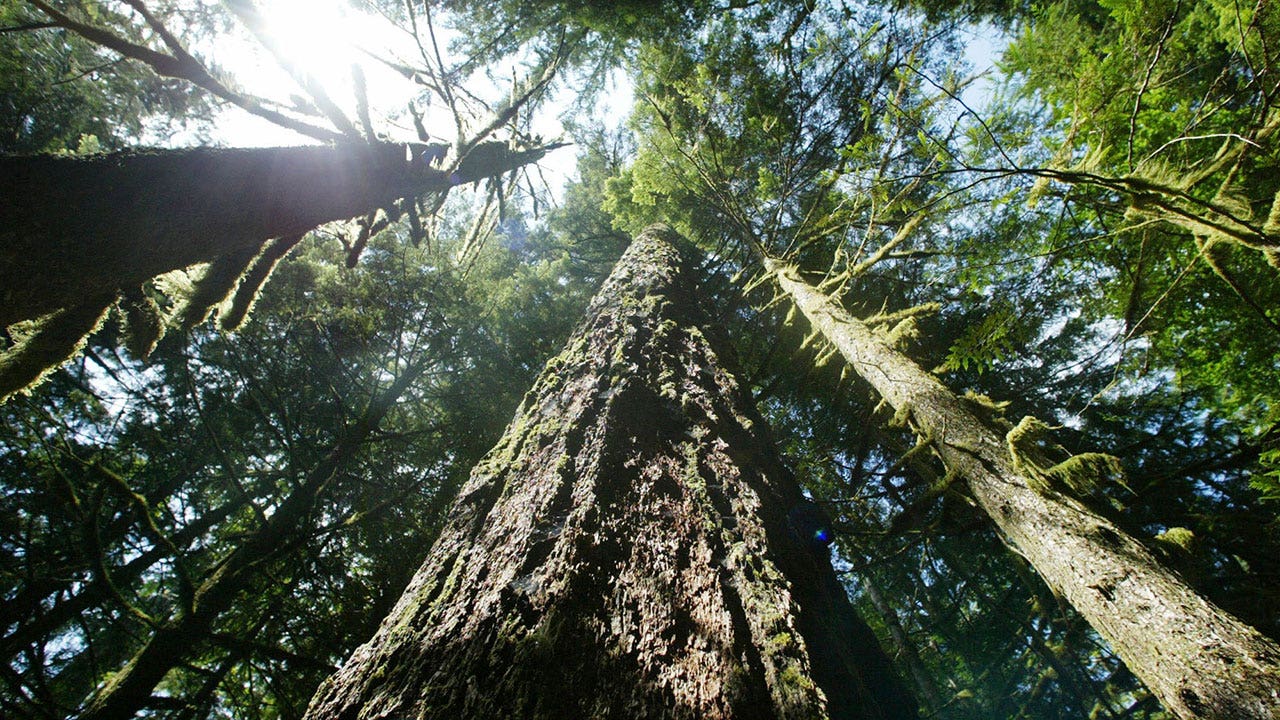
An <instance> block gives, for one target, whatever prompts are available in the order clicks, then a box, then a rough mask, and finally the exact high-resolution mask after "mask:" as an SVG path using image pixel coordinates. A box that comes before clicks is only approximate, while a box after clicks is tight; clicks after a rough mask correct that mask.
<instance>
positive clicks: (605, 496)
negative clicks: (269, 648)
mask: <svg viewBox="0 0 1280 720" xmlns="http://www.w3.org/2000/svg"><path fill="white" fill-rule="evenodd" d="M682 242H683V241H681V240H680V239H679V238H678V237H675V236H674V234H673V233H671V232H670V231H669V230H667V229H663V228H650V229H649V230H647V231H646V232H645V233H643V234H642V235H641V236H640V237H639V238H638V239H637V240H636V241H635V243H633V245H632V247H631V248H630V249H629V250H628V251H627V253H626V254H625V255H624V256H623V258H622V260H620V261H619V263H618V266H617V267H616V268H615V270H614V272H613V274H612V275H611V276H610V278H609V280H608V281H607V282H606V283H605V284H604V286H603V287H602V289H601V290H600V292H599V294H598V295H597V296H596V298H595V300H594V301H593V303H592V306H591V308H590V309H589V310H588V315H587V319H586V321H585V322H584V323H583V324H582V325H581V326H580V327H579V329H578V331H577V333H576V334H575V335H574V337H573V338H572V339H571V340H570V341H569V343H568V346H567V348H566V349H565V350H564V352H563V353H561V355H560V356H558V357H557V358H555V359H553V360H552V361H551V362H550V363H548V365H547V368H546V370H544V371H543V373H542V375H541V377H540V378H539V379H538V381H537V383H536V384H535V385H534V387H533V389H532V390H531V391H530V392H529V393H528V394H527V395H526V396H525V400H524V402H523V404H522V406H521V408H520V409H519V410H518V411H517V413H516V416H515V419H514V420H513V421H512V422H511V425H510V426H509V427H508V428H507V431H506V434H505V435H504V436H503V438H502V440H500V441H499V443H498V445H497V446H496V447H495V448H494V449H493V451H492V452H491V453H490V454H489V456H488V457H487V458H486V459H485V460H484V461H482V462H481V463H480V465H478V466H477V467H476V469H475V470H474V472H473V473H472V476H471V479H470V480H469V481H468V482H467V484H466V485H465V486H464V487H463V489H462V491H461V493H460V495H459V497H458V499H457V501H456V503H455V505H454V507H453V509H452V512H451V514H450V518H451V519H450V521H449V524H448V525H447V526H446V528H445V529H444V531H443V532H442V534H441V536H440V538H439V540H438V541H437V542H436V545H435V546H434V547H433V548H432V550H431V552H430V553H429V555H428V557H427V560H426V562H425V563H424V564H423V566H422V567H421V569H419V571H418V573H417V575H416V576H415V577H414V579H413V581H412V582H411V583H410V585H409V587H408V589H407V590H406V591H405V594H404V595H403V596H402V597H401V599H400V601H399V603H398V604H397V605H396V607H395V608H394V609H393V610H392V612H391V614H390V615H389V616H388V617H387V618H386V620H385V621H384V622H383V624H382V627H381V628H380V629H379V630H378V632H377V634H376V635H375V636H374V638H373V639H372V640H371V641H370V642H369V643H367V644H365V645H364V646H362V647H360V648H359V649H357V650H356V652H355V653H354V654H353V655H352V657H351V658H350V659H349V660H348V662H347V663H346V664H345V665H344V666H343V667H342V669H341V670H340V671H339V672H338V673H336V674H335V675H334V676H333V677H331V678H330V679H329V680H328V681H327V682H326V683H325V684H324V685H323V686H322V687H321V688H320V690H319V692H318V693H317V694H316V696H315V698H314V699H313V700H312V704H311V708H310V710H309V711H308V715H307V716H308V717H309V718H312V719H313V720H355V719H356V718H389V717H405V718H408V717H413V718H423V719H425V718H450V719H452V718H505V717H511V718H556V719H557V720H558V719H560V718H706V719H718V718H815V717H820V718H827V717H831V718H910V717H914V715H915V710H914V704H913V702H912V701H911V700H910V698H909V697H908V696H906V695H905V694H904V693H903V691H902V690H901V688H900V686H899V684H898V683H897V682H896V680H895V679H894V678H893V677H892V673H891V670H890V668H889V664H888V659H887V658H886V656H885V655H884V654H883V653H882V652H881V650H880V648H879V647H878V646H877V644H876V640H875V638H874V636H873V635H872V634H871V632H870V630H869V629H868V628H867V627H866V626H865V625H864V624H862V623H861V621H860V620H859V619H857V618H856V617H855V615H854V614H853V610H852V607H851V606H850V604H849V602H848V599H847V597H846V596H845V593H844V590H843V588H842V587H841V586H840V584H839V582H838V581H837V579H836V577H835V575H834V573H833V571H832V568H831V565H830V562H829V560H828V554H827V548H826V546H825V544H824V543H822V542H819V541H817V540H815V538H814V537H813V536H812V535H811V530H812V528H811V527H809V525H808V523H807V519H808V518H809V517H810V516H811V515H813V514H814V513H813V510H814V508H812V506H811V505H810V504H808V502H807V501H806V500H804V498H803V496H802V495H801V493H800V490H799V488H798V486H797V485H796V484H795V481H794V480H793V479H792V478H791V476H790V475H789V474H787V472H786V471H785V470H784V469H783V468H782V466H781V465H780V464H779V462H778V460H777V457H776V456H775V454H774V450H773V444H772V441H771V439H770V438H769V436H768V433H767V430H766V429H765V426H764V422H763V419H762V418H761V417H760V416H759V414H758V413H757V412H756V410H755V409H754V408H753V407H752V404H751V402H750V398H749V396H748V395H747V394H746V393H744V392H743V391H742V390H741V389H740V388H739V387H738V386H737V384H736V382H735V380H734V379H733V376H732V375H730V374H729V372H728V370H726V368H725V365H724V363H723V362H722V360H721V359H719V358H718V357H717V355H716V353H715V351H714V350H713V349H712V345H711V343H710V341H709V340H708V338H707V336H706V335H704V334H703V332H702V331H701V330H700V329H699V324H700V323H701V322H702V317H701V315H700V314H699V311H698V305H697V300H696V299H695V297H694V296H693V295H692V292H693V289H692V288H693V285H694V281H695V277H694V272H695V270H694V264H693V262H692V258H691V255H690V252H691V251H689V250H688V249H687V246H684V245H682V244H681V243H682ZM713 339H714V338H713Z"/></svg>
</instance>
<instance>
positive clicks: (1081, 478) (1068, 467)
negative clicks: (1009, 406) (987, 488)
mask: <svg viewBox="0 0 1280 720" xmlns="http://www.w3.org/2000/svg"><path fill="white" fill-rule="evenodd" d="M1056 429H1057V428H1055V427H1053V426H1050V425H1046V424H1045V423H1043V422H1041V421H1040V420H1038V419H1036V418H1034V417H1031V416H1030V415H1028V416H1026V417H1024V418H1022V420H1021V421H1020V422H1019V423H1018V424H1017V425H1016V426H1014V428H1013V429H1012V430H1010V431H1009V432H1008V434H1006V435H1005V442H1006V443H1007V444H1008V447H1009V456H1010V457H1011V458H1012V460H1013V467H1014V469H1015V470H1017V471H1019V472H1021V473H1022V474H1023V475H1024V476H1025V477H1026V478H1027V483H1028V484H1029V485H1030V486H1031V487H1032V489H1034V490H1036V491H1037V492H1040V493H1046V492H1049V491H1056V492H1063V493H1066V494H1068V495H1072V496H1075V497H1078V498H1084V497H1087V496H1089V495H1092V494H1094V493H1096V492H1098V491H1099V490H1101V489H1102V487H1103V485H1104V482H1106V481H1111V482H1118V483H1120V484H1121V485H1122V486H1123V484H1124V468H1123V467H1122V466H1121V464H1120V459H1119V458H1117V457H1115V456H1114V455H1107V454H1106V453H1080V454H1079V455H1069V456H1068V457H1067V458H1066V459H1065V460H1063V461H1061V462H1058V463H1055V462H1053V460H1052V457H1053V456H1054V455H1065V454H1066V450H1065V449H1064V448H1063V447H1062V446H1061V445H1058V444H1057V443H1055V442H1053V441H1052V440H1050V439H1049V434H1050V433H1051V432H1052V431H1053V430H1056Z"/></svg>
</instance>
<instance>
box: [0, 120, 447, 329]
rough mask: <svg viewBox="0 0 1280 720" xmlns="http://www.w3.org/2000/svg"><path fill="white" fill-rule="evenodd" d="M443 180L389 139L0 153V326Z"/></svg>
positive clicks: (344, 215)
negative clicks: (80, 153)
mask: <svg viewBox="0 0 1280 720" xmlns="http://www.w3.org/2000/svg"><path fill="white" fill-rule="evenodd" d="M449 185H450V181H449V179H448V177H447V176H446V175H445V174H444V173H443V172H441V171H440V170H437V169H435V168H433V167H431V166H430V165H429V164H428V163H426V162H422V161H420V160H419V161H417V162H412V161H410V160H408V159H407V158H406V146H405V145H403V144H392V143H378V144H373V145H355V144H352V145H344V146H331V147H290V148H230V149H226V148H191V149H185V150H137V151H127V152H119V153H111V154H104V155H90V156H86V157H60V156H52V155H36V156H24V157H17V156H15V157H0V328H4V327H5V326H7V325H10V324H12V323H14V322H17V321H19V320H27V319H31V318H35V317H38V316H40V315H44V314H46V313H50V312H53V311H55V310H59V309H61V308H67V307H75V306H78V305H80V304H82V303H83V301H84V300H85V299H86V298H87V297H92V296H96V295H100V294H102V293H104V292H114V291H116V290H122V289H123V290H127V289H131V288H136V287H138V286H140V285H141V284H142V283H144V282H146V281H147V280H150V279H151V278H153V277H155V276H156V275H159V274H161V273H164V272H168V271H170V270H177V269H179V268H184V267H187V266H189V265H193V264H196V263H202V262H212V261H213V260H216V259H218V258H220V257H223V256H226V255H227V254H229V253H232V252H235V251H238V250H239V251H245V250H252V249H254V248H257V247H259V246H261V245H262V244H263V243H264V242H266V241H267V240H270V239H271V238H277V237H291V236H296V235H301V234H303V233H305V232H307V231H308V230H311V229H312V228H314V227H315V226H317V225H319V224H321V223H324V222H328V221H330V220H340V219H343V218H350V217H354V216H356V215H361V214H364V213H368V212H370V211H372V210H375V209H377V208H379V207H386V206H388V205H390V204H391V203H392V202H393V201H395V200H396V199H397V198H402V197H406V196H409V195H413V194H418V193H423V192H426V191H428V190H431V189H439V190H443V189H445V188H447V187H449Z"/></svg>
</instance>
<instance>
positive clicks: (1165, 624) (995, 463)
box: [771, 263, 1280, 720]
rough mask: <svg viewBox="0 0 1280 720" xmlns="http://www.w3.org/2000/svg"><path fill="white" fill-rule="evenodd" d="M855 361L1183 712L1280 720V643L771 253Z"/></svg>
mask: <svg viewBox="0 0 1280 720" xmlns="http://www.w3.org/2000/svg"><path fill="white" fill-rule="evenodd" d="M771 269H772V270H773V271H774V273H775V275H776V277H777V279H778V282H779V283H780V284H781V286H782V288H783V289H784V290H785V291H786V292H787V293H788V294H790V296H791V297H792V299H793V300H794V301H795V302H796V304H797V305H798V306H799V307H800V310H801V311H802V312H803V313H804V314H805V316H806V317H807V318H808V319H809V321H810V322H811V323H813V325H814V327H815V328H817V329H818V330H819V331H820V332H821V333H822V334H823V335H824V336H825V337H826V338H827V340H829V341H830V342H831V343H832V344H833V345H835V346H836V348H838V349H839V350H840V352H841V354H842V355H843V356H844V357H845V359H846V360H848V362H849V364H850V365H851V366H852V367H853V368H854V370H855V371H856V372H857V373H858V374H859V375H861V376H862V377H863V378H865V379H866V380H867V382H869V383H870V384H871V386H872V387H873V388H875V390H876V391H877V392H878V393H880V395H881V396H882V397H883V398H884V399H885V401H886V402H888V403H889V405H891V406H892V407H893V408H894V409H895V410H897V411H898V412H899V413H900V414H902V415H906V416H908V418H909V420H910V422H911V423H912V425H913V427H915V428H916V430H917V432H918V433H919V434H920V435H921V436H922V437H924V438H926V439H928V440H929V441H930V442H931V444H932V446H933V447H934V448H935V449H936V451H937V452H938V454H939V455H940V456H941V457H942V460H943V462H944V463H945V464H946V466H947V468H948V469H949V470H950V471H952V472H955V473H957V474H958V475H959V477H962V478H964V479H965V480H966V481H967V482H968V485H969V489H970V492H971V493H972V494H973V496H974V498H975V499H976V500H977V501H978V503H979V504H980V505H981V506H982V508H983V509H984V510H985V511H986V512H987V514H989V515H990V516H991V518H992V520H994V521H995V523H996V525H997V526H998V527H999V528H1000V530H1001V531H1002V532H1003V533H1004V534H1005V536H1006V537H1007V539H1008V541H1009V542H1010V543H1011V544H1012V546H1013V547H1014V548H1016V549H1017V551H1018V552H1019V553H1021V554H1022V555H1023V556H1024V557H1025V558H1026V559H1027V560H1028V562H1030V563H1031V565H1032V566H1033V567H1034V568H1035V569H1036V571H1037V572H1038V573H1039V574H1040V576H1041V577H1042V578H1043V579H1044V580H1045V582H1047V583H1048V584H1049V586H1050V587H1051V588H1053V590H1054V591H1055V592H1057V593H1059V594H1060V595H1062V596H1063V597H1065V598H1066V599H1067V601H1068V602H1070V603H1071V604H1072V606H1074V607H1075V608H1076V609H1077V610H1078V611H1079V612H1080V614H1081V615H1083V616H1084V617H1085V619H1086V620H1088V622H1089V623H1090V624H1091V625H1092V626H1093V627H1094V629H1096V630H1097V631H1098V633H1099V634H1100V635H1102V637H1103V638H1105V639H1106V640H1107V641H1108V642H1109V643H1110V644H1111V647H1112V648H1113V649H1114V650H1115V652H1116V654H1118V655H1119V656H1120V658H1121V659H1123V660H1124V661H1125V663H1126V664H1127V665H1128V666H1129V669H1130V670H1132V671H1133V673H1134V674H1135V675H1137V676H1138V677H1139V678H1141V679H1142V681H1143V682H1144V683H1146V685H1147V687H1148V688H1149V689H1150V690H1151V692H1152V693H1153V694H1154V695H1155V696H1156V697H1157V698H1159V699H1160V701H1161V702H1162V703H1164V705H1165V707H1167V708H1169V709H1170V710H1172V711H1173V712H1174V713H1175V714H1176V715H1177V716H1178V717H1181V718H1215V719H1221V720H1245V719H1249V720H1275V719H1276V718H1280V647H1277V645H1276V644H1275V643H1274V642H1272V641H1270V640H1269V639H1267V638H1266V637H1265V636H1263V635H1262V634H1261V633H1259V632H1258V631H1257V630H1255V629H1253V628H1251V627H1249V626H1248V625H1246V624H1244V623H1242V622H1240V621H1239V620H1237V619H1236V618H1234V617H1232V616H1231V615H1230V614H1228V613H1226V612H1225V611H1223V610H1222V609H1221V608H1218V607H1216V606H1214V605H1213V604H1212V603H1210V602H1209V601H1207V600H1205V599H1204V598H1203V597H1201V596H1200V595H1198V594H1196V592H1195V591H1194V590H1192V589H1191V588H1190V587H1189V586H1188V585H1187V584H1186V583H1185V582H1183V581H1182V579H1181V578H1179V577H1178V576H1177V575H1176V574H1175V573H1173V572H1172V571H1170V570H1168V569H1167V568H1165V567H1163V566H1162V565H1161V564H1160V563H1159V561H1157V560H1156V558H1155V557H1154V556H1153V555H1152V554H1151V553H1150V551H1148V550H1147V548H1146V547H1145V546H1143V545H1142V543H1140V542H1138V541H1137V540H1135V539H1134V538H1132V537H1130V536H1129V535H1127V534H1126V533H1125V532H1124V531H1123V530H1121V529H1120V528H1119V527H1117V526H1116V525H1115V524H1114V523H1112V522H1110V521H1108V520H1106V519H1105V518H1103V517H1102V516H1100V515H1098V514H1097V513H1094V512H1093V511H1091V510H1089V509H1088V508H1086V507H1085V506H1084V505H1082V504H1080V503H1079V502H1077V501H1075V500H1074V499H1072V498H1070V497H1066V496H1064V495H1061V494H1058V493H1054V492H1051V491H1045V492H1043V493H1042V492H1037V491H1036V490H1033V489H1032V488H1031V486H1030V485H1029V483H1028V480H1027V478H1026V477H1025V476H1023V475H1022V474H1021V473H1019V472H1018V471H1016V470H1015V469H1014V466H1013V460H1012V458H1011V457H1010V455H1009V451H1008V448H1007V444H1006V442H1005V439H1004V438H1003V437H1001V436H1000V435H999V434H998V433H996V432H994V431H992V430H991V429H989V428H988V427H987V426H986V425H985V424H984V423H983V422H982V421H981V420H979V419H978V418H977V417H976V416H975V415H974V414H973V413H972V412H971V411H970V410H969V409H968V408H967V407H966V406H965V404H964V403H963V402H962V401H961V400H960V399H959V398H957V397H956V396H955V394H953V393H952V392H950V391H949V390H947V389H946V388H945V387H944V386H943V385H942V383H940V382H939V381H938V380H937V378H935V377H934V376H933V375H931V374H929V373H927V372H925V371H924V370H922V369H921V368H920V367H919V366H918V365H916V364H915V363H914V362H913V361H912V360H911V359H910V358H908V357H906V356H905V355H903V354H902V353H900V352H898V351H897V350H895V349H893V348H892V347H891V346H890V345H889V344H887V343H886V342H885V340H884V339H883V338H882V337H881V336H880V335H878V334H877V333H876V332H875V331H873V330H872V329H870V328H869V327H868V326H867V325H866V324H865V323H863V322H861V321H860V320H858V319H856V318H854V317H853V316H851V315H849V313H848V312H846V311H845V310H844V308H843V307H841V306H839V305H837V304H836V303H834V302H833V301H832V300H831V299H830V298H828V297H827V296H826V295H825V294H823V293H821V292H819V291H817V290H816V289H815V288H813V287H812V286H810V285H808V284H806V283H805V282H804V281H803V280H801V279H800V277H799V275H798V274H796V273H795V272H794V271H792V270H790V269H789V268H786V267H784V266H782V265H780V264H777V263H772V264H771Z"/></svg>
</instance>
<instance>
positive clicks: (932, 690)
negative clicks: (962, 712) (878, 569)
mask: <svg viewBox="0 0 1280 720" xmlns="http://www.w3.org/2000/svg"><path fill="white" fill-rule="evenodd" d="M860 581H861V582H860V584H861V585H862V589H863V590H865V591H866V593H867V599H868V600H870V601H871V605H872V606H873V607H875V609H876V612H877V613H878V614H879V615H880V619H881V620H882V621H883V622H884V625H885V627H886V628H888V630H889V639H890V640H891V641H892V643H893V645H892V647H893V648H894V650H895V651H896V652H895V653H894V654H895V655H897V657H898V662H899V663H900V664H901V665H903V666H905V667H906V670H907V675H908V677H910V678H911V682H912V684H913V685H915V689H916V692H917V693H918V696H919V697H920V699H921V700H922V701H923V703H924V705H925V708H924V709H925V711H926V712H925V714H926V715H929V714H932V713H934V712H937V711H938V709H939V708H941V707H942V706H943V705H944V704H945V703H946V698H944V697H943V696H942V692H941V691H939V690H938V686H937V684H935V683H934V682H933V677H932V676H930V675H929V671H928V669H926V668H925V665H924V661H923V660H921V659H920V653H918V652H916V646H915V643H914V642H912V640H911V636H910V635H909V634H908V633H907V629H906V628H905V627H903V626H902V621H901V620H899V619H898V611H897V610H894V609H893V606H892V605H890V604H889V601H888V600H886V599H885V597H884V596H883V595H881V594H880V589H879V588H878V587H876V583H875V581H873V580H872V579H871V578H870V577H866V576H863V577H861V578H860Z"/></svg>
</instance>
